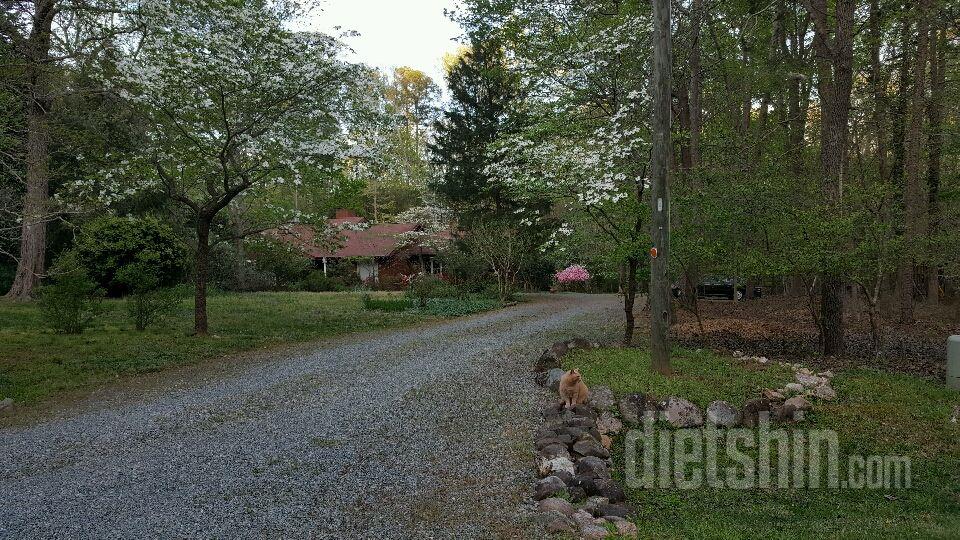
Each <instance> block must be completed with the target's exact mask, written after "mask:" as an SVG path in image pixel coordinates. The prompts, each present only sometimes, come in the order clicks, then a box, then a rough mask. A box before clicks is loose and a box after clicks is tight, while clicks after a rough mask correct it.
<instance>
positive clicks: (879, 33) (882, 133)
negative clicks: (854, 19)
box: [870, 0, 890, 182]
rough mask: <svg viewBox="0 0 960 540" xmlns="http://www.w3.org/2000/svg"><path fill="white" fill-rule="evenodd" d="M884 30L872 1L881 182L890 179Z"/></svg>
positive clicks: (872, 82) (872, 60)
mask: <svg viewBox="0 0 960 540" xmlns="http://www.w3.org/2000/svg"><path fill="white" fill-rule="evenodd" d="M882 45H883V28H882V25H881V20H880V0H870V87H871V88H872V90H873V128H874V130H876V131H875V133H876V144H877V169H878V172H879V174H880V180H881V181H883V182H885V181H887V179H889V178H890V170H889V167H888V165H887V130H886V103H887V90H886V78H885V77H884V76H883V70H882V66H881V64H880V47H881V46H882Z"/></svg>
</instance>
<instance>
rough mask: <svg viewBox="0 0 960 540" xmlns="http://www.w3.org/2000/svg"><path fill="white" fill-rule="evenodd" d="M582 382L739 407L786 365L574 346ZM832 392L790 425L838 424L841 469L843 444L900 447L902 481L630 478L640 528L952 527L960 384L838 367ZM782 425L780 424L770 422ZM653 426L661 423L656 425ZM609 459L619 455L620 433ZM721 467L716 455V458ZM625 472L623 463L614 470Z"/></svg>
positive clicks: (687, 532)
mask: <svg viewBox="0 0 960 540" xmlns="http://www.w3.org/2000/svg"><path fill="white" fill-rule="evenodd" d="M564 364H565V367H567V368H570V367H575V366H577V367H580V368H581V370H582V372H583V374H584V378H585V380H586V381H587V383H588V384H604V385H608V386H610V388H612V389H613V390H614V392H615V393H616V394H618V395H622V394H624V393H628V392H644V393H652V394H654V395H656V396H658V397H661V398H663V397H666V396H669V395H677V396H681V397H686V398H687V399H690V400H691V401H693V402H695V403H696V404H697V405H699V406H701V407H704V408H705V407H706V405H707V404H708V403H709V402H710V401H713V400H715V399H725V400H728V401H730V402H731V403H733V404H734V405H735V406H737V407H739V406H740V405H742V404H743V402H744V401H745V400H746V399H749V398H753V397H757V395H758V392H759V391H760V390H761V389H763V388H771V387H772V388H778V387H782V385H783V384H784V383H786V382H790V381H791V380H792V372H791V371H790V370H788V369H787V368H783V367H780V366H777V365H773V366H769V367H766V368H763V367H761V366H759V365H758V364H755V363H754V364H750V363H745V362H742V361H740V360H736V359H733V358H730V357H723V356H718V355H716V354H714V353H711V352H709V351H700V352H696V351H689V350H675V351H674V355H673V365H674V368H675V374H674V375H672V376H670V377H664V376H661V375H655V374H652V373H651V372H650V370H649V365H650V359H649V356H648V354H647V353H646V351H643V350H637V349H612V350H611V349H601V350H595V351H585V352H580V353H577V354H575V355H570V356H569V357H568V358H567V359H566V360H565V362H564ZM833 386H834V388H835V389H836V390H837V391H838V393H839V399H838V400H837V401H836V402H815V403H814V411H813V413H812V414H810V415H808V416H807V418H806V419H805V420H804V421H803V422H801V423H799V424H797V425H796V426H792V427H790V428H789V429H831V430H835V431H836V432H837V435H838V439H839V443H840V446H839V448H840V456H841V459H840V478H846V475H845V473H846V463H847V460H846V458H847V457H848V456H850V455H854V454H860V455H902V456H908V457H909V458H910V459H911V472H912V486H911V487H910V488H908V489H889V490H884V489H860V490H854V489H826V488H821V489H810V488H806V489H804V488H789V487H788V488H784V489H776V488H754V489H748V490H736V489H725V488H710V487H706V486H704V487H702V488H697V489H691V490H680V489H677V488H675V487H674V488H653V489H631V488H629V487H628V488H627V494H628V498H629V499H630V502H631V503H632V504H633V505H634V506H635V507H636V509H637V511H638V514H639V519H638V521H637V522H638V525H639V528H640V531H641V535H642V536H643V537H650V538H784V539H786V538H824V537H830V538H960V424H953V423H951V422H950V416H951V412H952V410H953V408H954V407H955V406H957V405H958V404H960V392H956V391H952V390H947V389H946V388H945V387H944V386H943V385H942V383H936V382H932V381H928V380H922V379H919V378H915V377H911V376H906V375H894V374H887V373H878V372H873V371H867V370H856V371H847V372H842V373H838V374H837V375H836V377H835V379H834V383H833ZM775 427H780V426H775ZM657 429H669V428H667V427H662V426H658V427H657ZM616 448H618V450H617V451H616V453H615V456H614V459H615V463H616V464H617V466H618V467H622V466H623V453H622V452H623V439H620V440H619V441H618V444H617V446H616ZM722 466H724V464H723V463H721V467H722ZM621 473H622V471H621Z"/></svg>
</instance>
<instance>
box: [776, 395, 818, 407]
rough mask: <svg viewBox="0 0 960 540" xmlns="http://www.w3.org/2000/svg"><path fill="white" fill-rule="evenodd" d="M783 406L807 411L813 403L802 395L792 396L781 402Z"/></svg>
mask: <svg viewBox="0 0 960 540" xmlns="http://www.w3.org/2000/svg"><path fill="white" fill-rule="evenodd" d="M783 406H784V407H792V408H793V410H795V411H809V410H810V409H812V408H813V405H812V404H811V403H810V402H809V401H807V399H806V398H805V397H803V396H793V397H792V398H790V399H788V400H786V401H785V402H784V403H783Z"/></svg>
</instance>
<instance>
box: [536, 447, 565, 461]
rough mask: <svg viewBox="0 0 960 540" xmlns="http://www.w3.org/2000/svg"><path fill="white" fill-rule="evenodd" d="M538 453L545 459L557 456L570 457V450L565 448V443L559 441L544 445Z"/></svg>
mask: <svg viewBox="0 0 960 540" xmlns="http://www.w3.org/2000/svg"><path fill="white" fill-rule="evenodd" d="M540 455H541V456H543V457H544V458H546V459H554V458H558V457H563V458H567V459H570V451H569V450H567V445H565V444H559V443H558V444H551V445H549V446H545V447H544V448H543V449H542V450H540Z"/></svg>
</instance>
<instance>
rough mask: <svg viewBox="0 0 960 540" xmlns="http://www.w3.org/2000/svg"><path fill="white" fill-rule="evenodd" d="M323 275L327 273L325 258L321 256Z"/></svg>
mask: <svg viewBox="0 0 960 540" xmlns="http://www.w3.org/2000/svg"><path fill="white" fill-rule="evenodd" d="M323 275H324V276H326V275H327V258H326V257H323Z"/></svg>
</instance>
